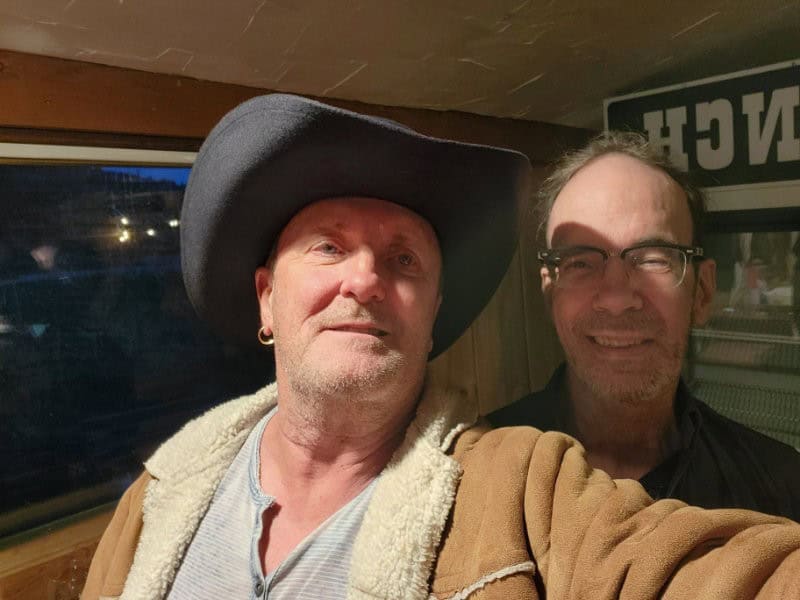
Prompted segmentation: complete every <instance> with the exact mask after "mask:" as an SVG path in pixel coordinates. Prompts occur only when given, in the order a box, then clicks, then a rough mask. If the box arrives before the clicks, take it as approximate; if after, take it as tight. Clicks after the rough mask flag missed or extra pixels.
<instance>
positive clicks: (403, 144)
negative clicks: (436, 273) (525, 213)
mask: <svg viewBox="0 0 800 600" xmlns="http://www.w3.org/2000/svg"><path fill="white" fill-rule="evenodd" d="M529 173H530V163H529V162H528V159H527V157H525V156H524V155H523V154H520V153H518V152H514V151H511V150H504V149H499V148H493V147H489V146H478V145H473V144H464V143H460V142H454V141H450V140H442V139H437V138H432V137H428V136H425V135H421V134H419V133H417V132H415V131H413V130H411V129H408V128H406V127H404V126H402V125H400V124H397V123H394V122H391V121H387V120H385V119H379V118H376V117H371V116H367V115H362V114H359V113H354V112H351V111H348V110H344V109H340V108H336V107H332V106H329V105H326V104H323V103H321V102H317V101H314V100H309V99H307V98H303V97H300V96H293V95H288V94H271V95H268V96H259V97H256V98H253V99H251V100H249V101H247V102H245V103H244V104H241V105H239V106H238V107H236V108H235V109H233V110H232V111H231V112H229V113H228V114H227V115H225V117H223V118H222V120H221V121H220V122H219V123H218V124H217V125H216V127H214V129H213V130H212V131H211V133H210V134H209V136H208V137H207V138H206V140H205V142H204V143H203V145H202V147H201V148H200V151H199V153H198V155H197V159H196V160H195V163H194V167H193V168H192V172H191V175H190V177H189V182H188V185H187V187H186V192H185V195H184V200H183V208H182V213H181V222H180V227H181V262H182V268H183V277H184V282H185V284H186V290H187V293H188V295H189V299H190V300H191V302H192V304H193V306H194V308H195V310H196V311H197V313H198V314H199V316H200V317H201V318H202V319H203V320H205V321H206V322H207V323H208V324H209V325H210V326H211V328H212V329H213V330H215V331H216V332H217V333H218V334H220V335H221V336H222V337H223V338H224V339H226V340H227V341H230V342H233V343H238V344H244V345H253V344H255V343H257V342H256V331H257V330H258V328H259V325H260V323H259V310H258V301H257V298H256V293H255V288H254V283H253V282H254V279H253V274H254V272H255V270H256V268H258V267H259V266H261V265H263V264H264V263H265V261H266V260H267V257H268V255H269V253H270V250H271V249H272V247H273V245H274V243H275V241H276V239H277V237H278V236H279V234H280V232H281V230H282V229H283V228H284V227H285V226H286V224H287V223H288V222H289V220H291V218H292V217H293V216H294V215H295V214H296V213H297V212H299V211H300V210H301V209H302V208H303V207H305V206H307V205H309V204H311V203H313V202H315V201H317V200H322V199H325V198H336V197H347V196H360V197H370V198H380V199H383V200H388V201H391V202H394V203H397V204H399V205H401V206H404V207H407V208H409V209H410V210H412V211H414V212H416V213H418V214H419V215H421V216H422V217H423V218H425V219H426V220H427V221H428V222H429V223H430V224H431V226H432V227H433V229H434V231H435V232H436V235H437V236H438V239H439V244H440V248H441V252H442V277H443V279H442V305H441V307H440V310H439V315H438V318H437V319H436V323H435V325H434V330H433V349H432V351H431V354H430V358H433V357H435V356H437V355H438V354H440V353H441V352H443V351H444V350H446V349H447V348H448V347H449V346H450V345H451V344H452V343H453V342H454V341H455V340H456V339H457V338H458V337H459V336H460V335H461V334H462V333H463V332H464V331H465V330H466V329H467V327H468V326H469V324H470V323H471V322H472V321H473V320H474V319H475V317H477V315H478V313H480V311H481V310H482V309H483V307H484V306H485V305H486V304H487V302H488V301H489V299H490V298H491V297H492V295H493V294H494V292H495V290H496V289H497V287H498V285H499V284H500V281H501V280H502V278H503V275H504V274H505V272H506V269H507V268H508V265H509V263H510V261H511V258H512V256H513V254H514V251H515V248H516V244H517V228H518V222H519V216H520V213H521V210H522V207H523V205H524V203H525V201H526V199H527V195H528V186H529Z"/></svg>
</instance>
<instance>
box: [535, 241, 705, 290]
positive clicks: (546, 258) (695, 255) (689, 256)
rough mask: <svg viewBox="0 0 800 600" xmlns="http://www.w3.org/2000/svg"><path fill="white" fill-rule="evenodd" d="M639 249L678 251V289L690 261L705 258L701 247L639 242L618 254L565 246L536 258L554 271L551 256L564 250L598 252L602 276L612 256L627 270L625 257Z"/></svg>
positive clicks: (538, 254)
mask: <svg viewBox="0 0 800 600" xmlns="http://www.w3.org/2000/svg"><path fill="white" fill-rule="evenodd" d="M640 248H670V249H672V250H678V251H679V252H680V253H681V254H682V255H683V257H684V264H683V273H682V274H681V278H680V279H679V280H678V281H677V282H676V283H675V285H673V286H672V287H673V288H676V287H678V286H679V285H681V284H682V283H683V281H684V279H686V268H687V267H688V266H689V262H690V261H694V260H704V259H705V258H706V257H705V255H704V252H703V248H702V247H701V246H682V245H681V244H672V243H669V242H657V243H653V242H641V243H639V244H634V245H633V246H628V247H627V248H623V249H622V250H620V251H619V252H614V251H609V250H604V249H603V248H598V247H597V246H586V245H578V246H567V247H565V248H550V249H548V250H539V251H538V252H537V253H536V257H537V258H538V259H539V262H541V263H542V264H543V265H544V266H545V267H547V270H548V271H551V269H552V270H555V269H556V268H557V267H558V265H559V263H557V262H555V260H553V255H554V254H557V253H561V252H564V251H566V250H570V251H581V250H584V251H585V250H589V251H592V252H599V253H600V254H601V255H602V256H603V274H605V269H606V265H608V259H609V258H611V257H612V256H618V257H619V258H620V259H621V260H622V261H623V264H625V265H626V270H627V263H626V262H625V255H627V254H628V253H629V252H632V251H633V250H639V249H640ZM558 279H559V277H558V272H557V271H556V276H555V280H554V283H555V284H556V285H558Z"/></svg>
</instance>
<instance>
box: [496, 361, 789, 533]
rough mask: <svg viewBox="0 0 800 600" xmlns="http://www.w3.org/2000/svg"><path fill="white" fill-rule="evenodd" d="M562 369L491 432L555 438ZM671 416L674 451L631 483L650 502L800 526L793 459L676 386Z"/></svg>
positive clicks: (500, 415)
mask: <svg viewBox="0 0 800 600" xmlns="http://www.w3.org/2000/svg"><path fill="white" fill-rule="evenodd" d="M565 372H566V369H565V368H564V365H562V366H561V367H560V368H559V369H558V370H557V371H556V372H555V374H554V375H553V377H552V378H551V379H550V381H549V382H548V384H547V386H546V387H545V388H544V389H543V390H541V391H539V392H535V393H533V394H530V395H529V396H526V397H524V398H522V399H520V400H517V401H516V402H514V403H513V404H510V405H508V406H506V407H504V408H501V409H500V410H497V411H495V412H493V413H491V414H490V415H488V416H487V419H488V420H489V422H490V423H491V424H492V425H493V426H495V427H505V426H511V425H530V426H532V427H536V428H537V429H541V430H542V431H548V430H555V431H563V430H564V426H563V422H562V416H561V415H562V411H561V410H560V407H561V406H563V405H562V402H566V394H565V390H566V388H565ZM675 412H676V417H677V422H678V429H679V432H680V439H681V445H680V448H679V449H678V451H677V452H676V453H675V454H673V455H672V456H670V457H669V458H667V459H666V460H665V461H664V462H662V463H661V464H660V465H658V466H656V467H655V468H654V469H653V470H652V471H650V472H649V473H647V474H646V475H645V476H644V477H642V478H641V479H640V480H639V482H640V483H641V484H642V486H643V487H644V488H645V489H646V490H647V492H648V493H649V494H650V495H651V496H652V497H654V498H656V499H658V498H678V499H680V500H683V501H684V502H687V503H689V504H693V505H696V506H702V507H704V508H747V509H751V510H757V511H759V512H764V513H768V514H774V515H781V516H784V517H789V518H790V519H793V520H795V521H800V452H797V451H796V450H795V449H794V448H792V447H791V446H788V445H786V444H783V443H781V442H779V441H777V440H774V439H772V438H770V437H768V436H766V435H763V434H761V433H758V432H757V431H753V430H752V429H749V428H748V427H745V426H744V425H742V424H740V423H737V422H735V421H732V420H731V419H728V418H727V417H724V416H722V415H721V414H719V413H718V412H716V411H715V410H713V409H712V408H711V407H709V406H708V405H706V404H704V403H703V402H701V401H700V400H698V399H697V398H695V397H694V396H693V395H692V394H691V392H689V389H688V388H687V386H686V385H685V383H684V382H683V381H681V382H680V385H679V386H678V391H677V394H676V398H675Z"/></svg>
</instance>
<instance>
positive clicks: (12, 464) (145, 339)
mask: <svg viewBox="0 0 800 600" xmlns="http://www.w3.org/2000/svg"><path fill="white" fill-rule="evenodd" d="M187 176H188V168H185V167H180V168H178V167H174V168H170V167H135V166H131V167H103V166H99V165H85V164H82V165H27V164H26V165H0V453H1V454H2V456H3V460H2V461H0V490H1V491H0V538H2V537H4V536H7V535H10V534H13V533H17V532H19V531H23V530H26V529H29V528H31V527H34V526H37V525H40V524H42V523H45V522H49V521H52V520H54V519H57V518H59V517H62V516H64V515H68V514H74V513H76V512H78V511H81V510H83V509H86V508H89V507H92V506H97V505H100V504H102V503H104V502H108V501H112V500H115V499H116V498H118V497H119V495H120V494H121V493H122V491H123V490H124V489H125V487H126V486H127V485H128V484H129V483H130V482H131V481H132V480H133V479H134V478H135V477H136V476H137V475H138V474H139V473H140V471H141V468H142V466H141V464H142V461H143V460H145V459H146V458H147V457H148V455H149V454H150V453H151V452H152V451H153V449H154V448H155V447H157V445H158V444H159V443H160V442H161V441H163V440H164V439H165V438H167V437H168V436H169V435H171V434H172V433H174V432H175V431H176V430H177V429H178V428H179V427H180V426H181V425H182V424H183V423H185V422H186V421H187V420H188V419H190V418H191V417H193V416H195V415H197V414H199V413H200V412H202V411H203V410H205V409H207V408H209V407H210V406H212V405H214V404H215V403H218V402H219V401H221V400H225V399H228V398H230V397H233V396H235V395H238V394H242V393H248V392H251V391H253V390H254V389H256V388H257V387H258V386H260V385H262V384H263V383H264V382H266V381H267V380H269V379H272V377H273V373H274V367H273V364H272V359H271V356H270V355H269V353H267V352H266V351H265V352H261V353H259V352H254V353H245V352H243V351H241V350H238V349H236V348H233V347H228V346H225V345H223V344H221V343H220V342H219V341H218V340H217V339H216V338H215V337H214V336H213V335H212V334H211V333H210V332H209V331H207V330H206V329H205V328H204V326H203V325H202V324H201V323H200V322H199V321H198V319H197V318H196V317H195V315H194V313H193V310H192V308H191V306H190V305H189V302H188V300H187V298H186V295H185V292H184V289H183V283H182V279H181V273H180V258H179V247H178V240H179V231H180V223H179V218H180V208H181V201H182V197H183V191H184V187H185V184H186V179H187ZM253 335H254V336H255V335H256V332H255V331H254V332H253Z"/></svg>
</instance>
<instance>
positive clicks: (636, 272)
mask: <svg viewBox="0 0 800 600" xmlns="http://www.w3.org/2000/svg"><path fill="white" fill-rule="evenodd" d="M538 256H539V260H540V261H541V262H542V263H543V264H544V265H545V266H546V267H547V270H548V272H549V273H550V277H551V278H552V279H553V281H554V282H555V283H556V285H558V286H559V287H561V288H589V287H595V286H597V285H599V284H600V282H601V281H602V279H603V275H604V274H605V270H606V264H607V263H608V259H609V258H611V257H612V256H619V257H620V258H621V259H622V261H623V262H624V263H625V270H626V272H627V274H628V277H629V279H630V280H631V281H632V282H634V283H636V284H638V285H642V286H645V287H661V288H673V287H677V286H679V285H680V284H681V283H682V282H683V278H684V277H685V276H686V265H687V264H688V262H689V260H690V259H701V258H703V249H702V248H700V247H699V246H693V247H690V246H679V245H677V244H640V245H636V246H631V247H629V248H625V249H624V250H622V251H620V252H608V251H606V250H602V249H601V248H595V247H593V246H571V247H568V248H553V249H551V250H546V251H541V252H539V254H538Z"/></svg>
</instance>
